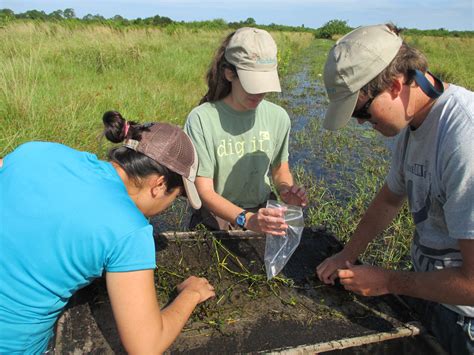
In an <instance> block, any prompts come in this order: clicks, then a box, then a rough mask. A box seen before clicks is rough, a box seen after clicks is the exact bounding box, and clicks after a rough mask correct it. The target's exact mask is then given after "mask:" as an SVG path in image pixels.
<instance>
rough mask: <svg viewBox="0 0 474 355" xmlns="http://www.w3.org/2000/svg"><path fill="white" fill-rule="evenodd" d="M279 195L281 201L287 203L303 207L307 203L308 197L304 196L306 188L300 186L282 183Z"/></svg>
mask: <svg viewBox="0 0 474 355" xmlns="http://www.w3.org/2000/svg"><path fill="white" fill-rule="evenodd" d="M279 192H280V196H281V199H282V200H283V202H285V203H286V204H289V205H294V206H301V207H304V206H306V205H307V204H308V197H307V196H306V190H305V188H304V187H302V186H297V185H293V186H287V185H284V186H283V187H281V188H280V191H279Z"/></svg>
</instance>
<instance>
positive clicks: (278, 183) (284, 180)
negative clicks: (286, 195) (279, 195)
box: [272, 162, 294, 192]
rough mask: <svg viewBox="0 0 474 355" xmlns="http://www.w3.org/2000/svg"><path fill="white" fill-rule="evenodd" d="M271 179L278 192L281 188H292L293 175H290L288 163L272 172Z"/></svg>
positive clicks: (282, 164)
mask: <svg viewBox="0 0 474 355" xmlns="http://www.w3.org/2000/svg"><path fill="white" fill-rule="evenodd" d="M272 179H273V184H274V185H275V188H276V190H277V191H278V192H280V190H281V189H282V188H283V187H291V186H293V184H294V181H293V175H291V172H290V167H289V165H288V162H283V163H281V164H280V165H279V166H278V167H276V168H275V169H273V170H272Z"/></svg>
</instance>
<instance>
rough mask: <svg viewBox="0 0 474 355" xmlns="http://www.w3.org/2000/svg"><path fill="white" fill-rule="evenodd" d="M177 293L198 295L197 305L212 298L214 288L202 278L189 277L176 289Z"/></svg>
mask: <svg viewBox="0 0 474 355" xmlns="http://www.w3.org/2000/svg"><path fill="white" fill-rule="evenodd" d="M177 289H178V292H179V293H181V292H183V291H185V292H195V293H197V294H198V295H199V300H198V304H199V303H201V302H204V301H206V300H208V299H209V298H211V297H214V296H215V295H216V294H215V292H214V287H213V286H212V285H211V284H210V283H209V281H207V280H206V279H205V278H204V277H196V276H190V277H188V278H187V279H186V280H184V281H183V282H182V283H180V284H179V285H178V287H177Z"/></svg>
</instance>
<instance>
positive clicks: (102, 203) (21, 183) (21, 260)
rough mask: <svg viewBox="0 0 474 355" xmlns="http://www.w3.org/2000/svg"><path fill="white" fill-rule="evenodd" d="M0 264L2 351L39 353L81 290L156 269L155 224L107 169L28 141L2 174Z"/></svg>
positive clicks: (74, 154)
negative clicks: (110, 276) (109, 276)
mask: <svg viewBox="0 0 474 355" xmlns="http://www.w3.org/2000/svg"><path fill="white" fill-rule="evenodd" d="M0 266H1V268H0V270H1V271H0V273H1V279H0V353H12V352H21V353H25V352H27V353H38V352H41V351H44V350H45V349H46V347H47V343H48V341H49V339H50V337H51V336H52V334H53V326H54V323H55V321H56V319H57V317H58V315H59V314H60V312H61V310H62V309H63V308H64V306H65V305H66V303H67V302H68V300H69V298H70V297H71V296H72V295H73V294H74V292H76V291H77V290H78V289H80V288H82V287H84V286H85V285H87V284H89V283H90V282H91V281H92V280H93V279H94V278H97V277H100V276H101V275H102V273H103V272H104V271H107V272H126V271H136V270H144V269H153V268H155V248H154V241H153V231H152V226H151V225H150V224H149V223H148V221H147V219H146V218H145V217H144V216H143V214H142V213H141V212H140V210H139V209H138V208H137V207H136V206H135V204H134V203H133V201H132V200H131V199H130V197H129V195H128V193H127V190H126V188H125V185H124V184H123V182H122V180H121V179H120V177H119V175H118V174H117V172H116V170H115V169H114V167H113V166H112V165H111V164H110V163H107V162H104V161H101V160H99V159H97V157H96V156H95V155H93V154H90V153H86V152H80V151H77V150H74V149H71V148H69V147H66V146H64V145H61V144H57V143H43V142H31V143H26V144H23V145H21V146H20V147H18V148H17V149H16V150H15V151H14V152H12V153H11V154H9V155H7V156H6V157H5V159H4V162H3V167H2V168H0Z"/></svg>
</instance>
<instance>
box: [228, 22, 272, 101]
mask: <svg viewBox="0 0 474 355" xmlns="http://www.w3.org/2000/svg"><path fill="white" fill-rule="evenodd" d="M225 58H226V59H227V61H228V62H229V63H231V64H233V65H235V67H236V68H237V75H238V76H239V80H240V82H241V84H242V87H243V88H244V90H245V91H246V92H248V93H249V94H262V93H266V92H280V91H281V87H280V79H279V78H278V70H277V64H278V60H277V46H276V44H275V41H274V40H273V38H272V36H270V34H269V33H268V32H267V31H265V30H261V29H258V28H251V27H243V28H240V29H238V30H237V31H235V33H234V35H233V36H232V38H231V39H230V41H229V44H228V45H227V47H226V49H225Z"/></svg>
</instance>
